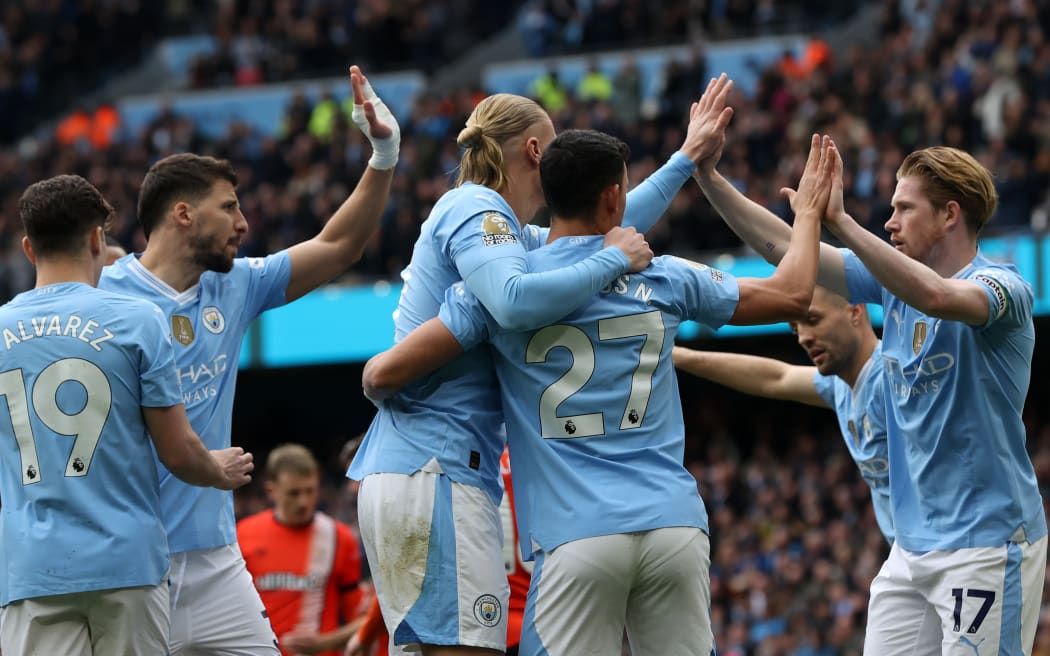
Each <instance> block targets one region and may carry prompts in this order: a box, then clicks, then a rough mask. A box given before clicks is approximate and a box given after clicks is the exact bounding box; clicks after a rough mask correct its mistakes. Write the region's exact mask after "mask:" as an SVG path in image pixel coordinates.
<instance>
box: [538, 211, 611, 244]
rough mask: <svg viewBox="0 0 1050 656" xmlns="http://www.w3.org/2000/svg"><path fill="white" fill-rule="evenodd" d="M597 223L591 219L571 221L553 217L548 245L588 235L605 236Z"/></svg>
mask: <svg viewBox="0 0 1050 656" xmlns="http://www.w3.org/2000/svg"><path fill="white" fill-rule="evenodd" d="M604 234H605V231H604V230H602V229H601V227H600V226H599V225H598V222H597V221H593V220H590V219H569V218H564V217H560V216H553V217H551V229H550V233H549V236H548V237H547V243H548V244H549V243H551V242H553V241H554V240H555V239H561V238H562V237H582V236H588V235H604Z"/></svg>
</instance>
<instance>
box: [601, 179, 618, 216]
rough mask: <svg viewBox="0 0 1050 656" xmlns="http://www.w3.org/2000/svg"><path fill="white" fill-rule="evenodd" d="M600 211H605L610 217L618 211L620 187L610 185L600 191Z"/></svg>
mask: <svg viewBox="0 0 1050 656" xmlns="http://www.w3.org/2000/svg"><path fill="white" fill-rule="evenodd" d="M601 204H602V209H604V210H605V211H607V212H608V213H609V214H611V215H615V214H616V213H618V212H619V211H620V185H619V184H611V185H609V186H608V187H606V188H605V189H602V194H601Z"/></svg>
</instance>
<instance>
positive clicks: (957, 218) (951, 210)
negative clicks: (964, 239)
mask: <svg viewBox="0 0 1050 656" xmlns="http://www.w3.org/2000/svg"><path fill="white" fill-rule="evenodd" d="M941 211H942V212H944V227H945V229H946V230H955V229H957V228H959V227H962V225H961V224H962V223H963V215H962V208H961V207H959V203H958V202H956V201H954V200H950V201H948V202H947V203H945V204H944V208H943V209H942V210H941Z"/></svg>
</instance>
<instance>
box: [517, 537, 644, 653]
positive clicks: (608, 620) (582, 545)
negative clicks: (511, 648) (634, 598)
mask: <svg viewBox="0 0 1050 656" xmlns="http://www.w3.org/2000/svg"><path fill="white" fill-rule="evenodd" d="M637 542H638V540H637V539H636V536H633V535H628V534H616V535H603V536H600V537H593V538H585V539H582V540H574V541H572V542H567V543H565V544H563V545H561V546H560V547H557V548H555V549H553V550H552V551H550V552H547V553H537V554H536V566H535V568H534V569H533V571H532V584H531V585H530V587H529V596H528V600H527V601H526V604H525V622H524V627H523V628H522V632H521V643H520V645H519V647H518V650H519V653H520V654H521V656H570V655H572V654H580V653H586V654H594V655H596V656H619V654H620V652H621V649H622V644H623V628H624V621H625V617H626V613H627V599H628V597H629V595H630V585H631V584H630V581H631V577H632V576H633V574H634V567H635V563H636V560H637V553H638V550H637V548H636V547H637Z"/></svg>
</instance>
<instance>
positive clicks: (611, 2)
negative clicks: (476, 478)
mask: <svg viewBox="0 0 1050 656" xmlns="http://www.w3.org/2000/svg"><path fill="white" fill-rule="evenodd" d="M0 21H2V23H0V302H3V301H6V300H7V299H9V298H10V297H11V296H12V295H14V294H15V293H18V292H19V291H21V290H23V289H25V288H28V287H30V286H31V285H32V282H33V280H32V269H31V268H30V267H29V266H28V263H27V262H25V261H24V257H23V256H22V254H21V249H20V246H19V241H20V239H21V227H20V224H19V220H18V216H17V211H16V203H17V199H18V197H19V195H20V194H21V192H22V190H23V189H24V188H25V186H27V185H28V184H30V183H32V182H34V181H36V180H38V179H41V178H44V177H47V176H50V175H55V174H58V173H79V174H81V175H83V176H85V177H87V178H88V179H89V180H91V181H92V182H93V183H94V184H95V185H97V186H98V187H99V188H100V189H101V190H102V191H103V193H104V194H105V195H106V196H107V198H108V199H109V200H110V201H111V202H112V203H113V204H114V205H115V206H116V208H117V210H118V212H119V216H118V220H117V222H116V224H115V225H114V228H113V234H114V235H115V236H116V237H117V238H118V240H119V241H120V242H121V243H122V244H123V245H124V246H125V247H126V248H127V249H129V250H140V249H141V247H142V245H143V241H142V235H141V232H140V231H139V230H138V227H137V224H136V220H135V198H136V192H137V188H138V185H139V182H140V181H141V178H142V175H143V173H144V172H145V171H146V169H147V168H148V166H149V165H150V164H151V163H152V162H153V161H155V160H156V159H158V158H160V157H163V156H165V155H167V154H170V153H173V152H179V151H184V150H192V151H195V152H199V153H204V154H212V155H216V156H220V157H226V158H229V159H231V160H232V161H234V162H235V163H236V165H237V167H238V171H239V174H240V177H241V181H242V184H241V187H240V197H241V202H242V205H243V207H244V213H245V215H246V216H247V218H248V221H249V222H250V224H251V233H250V235H249V238H248V240H247V242H246V243H245V244H244V248H243V251H242V254H244V255H261V254H264V253H268V252H272V251H275V250H277V249H280V248H283V247H285V246H287V245H289V244H292V243H295V242H297V241H299V240H301V239H304V238H308V237H310V236H312V235H314V234H315V233H316V232H317V230H318V229H319V228H320V226H321V225H322V224H323V222H324V220H325V219H326V217H328V216H329V215H330V214H331V212H332V211H334V209H335V208H336V207H337V206H338V205H339V203H341V201H342V200H343V199H344V198H345V196H346V194H347V193H348V192H349V190H350V189H352V187H353V185H354V184H355V183H356V180H357V178H358V177H359V175H360V172H361V170H362V168H363V166H364V162H365V161H366V159H367V155H368V148H367V144H365V142H364V141H363V139H362V138H361V137H359V135H358V134H357V132H356V130H355V129H352V128H351V127H349V123H348V116H347V103H348V100H347V97H348V95H349V84H348V80H347V78H346V76H345V71H346V69H347V67H348V66H349V64H351V63H356V64H359V65H361V66H362V68H363V69H364V71H365V72H366V73H367V74H369V76H370V77H371V79H372V81H373V83H374V85H375V87H376V88H377V91H378V92H379V94H380V95H381V96H382V97H383V98H384V99H385V100H386V101H387V103H388V104H389V105H390V106H391V107H392V108H393V109H394V111H395V112H396V113H397V115H398V118H399V120H400V122H401V125H402V133H403V135H404V136H403V142H402V153H401V161H400V163H399V165H398V173H397V177H396V179H395V182H394V190H393V192H392V194H391V198H390V202H389V205H388V208H387V212H386V215H385V217H384V219H383V223H382V227H381V229H380V230H379V231H378V232H377V234H376V235H375V237H374V239H373V240H372V242H371V243H370V244H369V247H368V249H367V252H366V254H365V257H364V259H363V260H362V261H361V263H359V264H358V265H356V266H355V267H354V268H353V269H352V270H351V271H350V272H349V273H348V274H347V275H346V276H344V278H343V279H342V280H340V281H339V282H338V284H335V285H332V286H329V287H328V288H325V289H322V290H319V291H317V292H315V293H313V294H311V295H309V296H308V297H306V298H305V299H303V300H301V301H299V302H297V303H295V304H294V305H291V306H289V307H287V308H283V309H281V310H278V311H275V312H271V313H268V314H267V315H265V317H264V318H263V319H262V320H260V322H258V323H257V325H256V326H255V327H254V328H253V330H252V332H251V333H250V334H249V336H248V338H247V339H246V341H245V344H244V348H243V351H242V356H241V361H242V366H243V367H244V368H243V370H242V373H241V376H240V381H239V389H238V394H237V404H236V407H235V422H234V443H235V444H240V445H243V446H245V447H246V448H249V449H251V450H253V451H254V452H255V453H256V457H257V460H263V459H264V458H265V456H266V453H267V452H268V451H269V450H270V449H271V448H272V447H273V446H275V445H277V444H280V443H282V442H286V441H298V442H302V443H304V444H307V445H309V446H310V447H311V448H312V449H313V450H314V451H315V452H316V453H317V454H318V455H319V456H321V457H322V459H323V461H324V462H325V463H326V466H327V469H328V479H327V480H326V484H325V489H324V493H323V503H322V506H323V508H324V509H326V510H328V511H329V512H330V513H331V514H333V515H335V516H337V517H339V518H341V519H344V520H345V521H347V522H349V523H351V525H354V524H355V499H354V496H353V490H352V489H348V487H347V485H346V484H345V480H344V479H343V478H342V472H343V471H344V461H343V458H344V455H345V454H344V453H343V447H344V444H345V443H347V442H348V441H350V440H353V439H354V438H356V437H357V436H358V435H359V434H360V433H361V432H362V431H363V430H364V429H365V428H366V427H367V426H368V423H369V421H370V420H371V417H372V414H373V412H374V411H373V408H372V406H371V405H370V404H369V403H368V402H367V401H366V400H365V399H364V398H363V397H362V395H361V393H360V374H361V367H362V364H363V362H364V360H365V359H367V357H368V356H370V355H371V354H373V353H375V352H377V351H378V350H380V349H382V348H385V347H386V346H387V345H388V344H389V342H390V339H391V336H392V323H391V321H390V312H391V311H392V309H393V307H394V306H395V305H396V300H397V294H398V290H399V285H400V280H399V278H398V273H399V271H400V270H401V268H402V267H403V266H404V265H405V263H406V262H407V261H408V259H409V257H410V255H411V248H412V244H413V242H414V240H415V238H416V236H417V234H418V230H419V224H420V223H421V221H422V220H423V219H424V218H425V217H426V215H427V212H428V210H429V208H430V207H431V205H432V204H433V203H434V201H435V200H436V199H437V198H438V197H439V196H440V195H441V193H442V192H444V191H445V190H446V189H448V187H449V173H450V172H452V170H453V169H454V166H455V162H456V160H457V157H458V153H457V151H456V146H455V135H456V134H457V132H458V130H459V129H460V127H461V126H462V125H463V122H464V120H465V118H466V116H467V114H468V113H469V112H470V109H471V108H472V106H473V104H474V103H475V102H476V101H477V100H478V99H479V98H481V97H483V96H484V95H485V94H488V93H491V92H497V91H511V92H516V93H523V94H528V95H532V96H534V97H536V98H537V99H538V100H540V101H541V103H542V104H543V105H544V106H545V107H546V108H547V109H548V110H549V111H550V113H551V114H552V116H553V117H554V119H555V124H556V125H557V126H558V127H559V128H566V127H578V128H586V127H593V128H597V129H602V130H605V131H608V132H611V133H613V134H616V135H618V136H620V137H621V138H623V139H624V140H626V141H627V142H628V143H629V144H630V146H631V148H632V152H633V160H632V163H631V171H630V177H631V179H632V180H634V181H638V180H641V179H643V178H644V177H645V176H646V175H648V174H649V173H650V172H652V171H653V170H655V168H656V167H657V166H658V165H659V164H660V163H661V162H663V161H664V159H665V158H666V157H667V156H668V155H669V154H670V153H671V152H672V151H673V150H674V149H675V147H676V146H677V144H678V143H679V142H680V138H681V130H682V127H683V125H684V117H685V114H686V111H687V109H688V106H689V103H690V101H691V100H692V99H695V98H696V97H698V95H699V94H700V92H701V91H702V89H703V86H704V85H705V84H706V80H707V79H708V77H709V76H712V75H717V74H718V73H719V72H721V71H726V72H728V73H729V74H730V76H731V77H732V78H733V79H734V80H736V82H737V87H736V91H735V93H734V96H733V97H732V99H731V102H732V104H733V106H734V107H735V108H736V115H735V117H734V119H733V123H732V125H731V127H730V140H729V143H728V144H727V147H726V150H725V155H724V157H723V160H722V162H721V164H720V170H721V171H723V173H725V174H726V175H727V176H728V177H730V178H731V179H732V180H733V182H734V184H736V185H738V187H739V188H740V189H742V190H743V191H744V192H745V193H746V194H747V195H748V196H750V197H751V198H753V199H755V200H758V201H759V202H762V203H764V204H766V205H767V206H768V207H770V208H771V209H772V210H773V211H774V212H776V213H777V214H779V215H781V216H783V217H787V216H788V208H787V205H786V203H785V202H784V201H783V200H781V199H780V198H778V197H777V196H776V190H777V189H779V188H780V187H782V186H785V185H791V184H794V183H795V182H796V181H797V179H798V177H799V175H800V173H801V166H802V163H803V157H802V155H803V154H804V152H805V143H806V140H807V136H808V135H809V134H810V133H811V132H813V131H822V132H827V133H830V134H831V135H832V136H834V137H835V139H836V141H837V143H838V144H839V145H840V147H841V148H842V150H843V152H844V155H845V159H846V164H847V176H848V180H847V187H848V191H849V198H848V204H849V209H850V211H851V213H852V214H853V215H854V216H855V217H857V218H858V220H860V221H862V222H864V223H865V224H866V225H867V226H868V227H869V229H871V230H872V231H873V232H875V233H876V234H880V235H881V234H883V231H882V223H883V222H884V221H885V219H886V218H888V216H889V199H890V196H891V195H892V192H893V187H894V172H895V170H896V167H897V165H898V164H899V162H900V161H901V159H902V158H903V155H904V154H906V153H907V152H909V151H910V150H912V149H914V148H916V147H922V146H926V145H933V144H949V145H953V146H959V147H962V148H965V149H967V150H969V151H970V152H972V153H973V154H975V155H976V156H977V157H978V159H980V160H981V161H982V162H983V163H984V164H985V165H986V166H988V168H989V169H990V170H991V171H992V172H993V174H994V176H995V180H996V185H997V187H998V191H999V194H1000V199H999V209H998V212H997V214H996V216H995V218H994V219H993V221H992V223H991V225H990V226H989V227H988V228H987V229H986V232H987V235H986V236H985V239H984V241H983V242H982V248H983V249H984V250H985V252H986V254H989V255H991V256H992V257H998V258H1003V259H1006V260H1009V261H1012V262H1015V263H1016V264H1017V265H1018V266H1019V267H1020V268H1021V270H1022V273H1023V274H1024V275H1025V277H1026V278H1027V279H1028V280H1029V281H1031V282H1032V284H1033V285H1034V287H1035V291H1036V297H1037V307H1036V310H1037V314H1038V315H1039V317H1038V318H1037V320H1036V327H1037V334H1038V336H1039V339H1037V343H1036V355H1035V360H1036V362H1035V363H1034V367H1033V380H1032V386H1031V391H1030V394H1029V399H1028V403H1027V405H1026V409H1025V422H1026V425H1027V427H1028V437H1029V442H1028V444H1029V449H1030V451H1031V454H1032V457H1033V460H1034V462H1035V464H1036V469H1037V472H1038V474H1039V477H1040V480H1041V481H1043V483H1044V492H1043V494H1044V498H1050V494H1048V492H1050V490H1047V489H1046V488H1045V486H1046V484H1048V483H1050V406H1048V403H1047V401H1048V399H1050V395H1048V392H1050V389H1048V387H1050V386H1048V382H1047V380H1046V372H1048V371H1050V361H1048V360H1050V349H1048V348H1047V346H1046V344H1045V343H1046V340H1047V339H1048V338H1050V319H1048V318H1047V316H1048V315H1050V241H1048V239H1047V236H1046V231H1047V220H1048V216H1050V193H1048V189H1050V184H1048V182H1050V42H1048V41H1047V34H1048V28H1050V2H1048V1H1047V0H968V1H967V0H885V1H865V0H842V1H840V2H836V3H830V4H829V3H824V2H819V1H817V0H528V1H520V0H514V1H511V0H502V1H499V2H496V1H492V0H447V1H444V2H436V1H433V2H426V1H423V0H265V1H264V0H220V1H208V0H7V1H6V2H4V3H2V5H0ZM540 220H542V217H540ZM649 240H650V242H651V243H652V244H653V246H654V249H655V250H656V251H657V252H658V253H675V254H678V255H683V256H687V257H692V258H696V259H700V260H702V261H705V262H708V263H710V264H713V265H716V266H719V267H721V268H725V269H728V270H730V271H733V272H735V273H741V274H745V275H747V274H753V273H756V272H759V273H760V272H762V271H764V270H766V269H764V267H765V265H764V264H762V263H760V262H758V261H757V259H756V258H755V257H754V255H753V253H750V252H748V251H747V250H746V249H745V248H744V247H743V246H742V245H741V244H740V242H739V241H738V240H737V239H736V238H735V237H734V236H733V235H732V233H731V232H729V231H728V230H727V229H726V228H725V227H724V226H723V224H722V223H721V221H720V220H719V219H718V217H717V216H716V215H715V214H714V212H713V211H712V210H711V208H710V207H709V205H708V204H707V203H706V202H705V201H704V200H703V198H702V197H701V195H700V194H699V192H698V191H697V190H696V189H695V188H692V187H691V186H687V187H686V188H685V189H684V190H683V191H682V192H681V193H680V194H679V195H678V197H677V199H676V200H675V202H674V203H673V205H672V207H671V210H670V211H669V213H668V215H667V216H666V217H665V218H664V219H663V221H662V222H661V223H660V225H659V226H658V227H657V228H655V229H653V231H652V232H651V233H650V236H649ZM679 341H680V342H683V343H686V344H688V345H690V346H694V347H698V348H710V349H725V350H733V351H743V352H751V353H760V354H765V355H772V356H775V357H781V358H783V359H786V360H790V361H793V362H802V361H803V360H804V354H803V353H802V351H801V350H800V349H799V348H798V347H797V346H796V345H795V344H794V341H793V338H792V336H791V335H790V334H789V333H788V332H787V330H786V327H785V326H777V327H772V328H768V329H763V330H761V331H720V332H719V333H717V334H715V333H709V332H705V331H703V330H701V329H700V328H699V327H697V326H695V325H691V326H688V327H687V328H686V330H685V331H684V333H683V334H682V335H680V339H679ZM680 382H681V392H682V399H683V406H684V407H685V412H686V425H687V428H688V431H689V434H688V445H687V460H688V465H689V467H690V469H691V470H692V471H693V472H694V473H695V474H696V477H697V480H698V482H699V485H700V489H701V492H702V494H703V497H704V499H705V502H706V503H707V505H708V509H709V512H710V514H711V518H712V543H713V554H714V556H713V562H712V585H713V598H714V603H713V613H714V621H715V635H716V637H717V640H718V646H719V653H720V654H723V655H729V656H744V655H748V656H752V655H754V656H758V655H762V656H771V655H778V654H783V655H785V656H836V655H846V654H860V644H861V639H862V637H863V625H864V616H865V606H866V600H867V592H866V591H867V588H868V584H869V582H870V580H871V578H872V577H873V576H874V574H875V573H876V571H877V569H878V566H879V565H880V564H881V562H882V559H883V557H884V555H885V553H886V550H887V549H886V545H885V544H884V543H883V540H882V538H881V536H880V534H879V532H878V529H877V527H876V525H875V521H874V517H873V515H872V512H871V510H870V503H869V495H868V490H867V487H866V486H865V484H864V482H863V481H862V480H861V478H860V476H859V475H858V473H857V471H856V468H855V466H854V465H853V464H852V462H851V461H850V459H849V457H848V454H847V453H846V450H845V449H844V448H842V445H841V437H840V436H839V435H838V433H837V429H836V424H835V422H834V417H833V415H832V414H831V413H830V412H828V411H819V410H815V409H809V408H805V407H801V406H797V405H792V404H788V403H779V402H767V401H757V400H753V399H750V398H746V397H743V396H741V395H738V394H735V393H732V392H728V391H726V390H724V389H721V388H718V387H716V386H713V385H709V384H705V383H702V382H699V381H696V380H692V379H688V378H686V377H683V378H682V379H681V381H680ZM265 504H266V501H265V498H264V496H263V493H262V486H261V485H253V486H252V487H250V488H248V489H246V490H244V491H242V492H240V493H239V494H238V496H237V509H238V513H239V515H244V514H247V513H250V512H254V511H256V510H259V509H261V508H262V507H264V506H265ZM1035 653H1036V654H1040V655H1043V656H1046V655H1050V609H1046V610H1044V613H1043V621H1042V622H1041V625H1040V631H1039V635H1038V637H1037V640H1036V652H1035Z"/></svg>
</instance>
